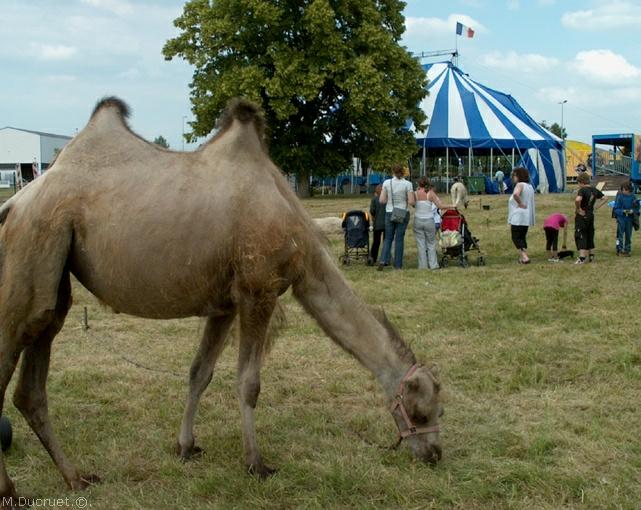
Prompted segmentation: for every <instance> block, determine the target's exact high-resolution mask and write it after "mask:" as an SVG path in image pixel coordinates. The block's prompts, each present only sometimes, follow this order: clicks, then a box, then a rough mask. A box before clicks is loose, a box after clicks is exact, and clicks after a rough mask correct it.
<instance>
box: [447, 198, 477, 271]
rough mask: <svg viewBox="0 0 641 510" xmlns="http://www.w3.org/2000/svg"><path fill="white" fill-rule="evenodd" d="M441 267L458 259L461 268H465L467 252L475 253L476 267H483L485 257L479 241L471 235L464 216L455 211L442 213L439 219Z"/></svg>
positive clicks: (449, 210)
mask: <svg viewBox="0 0 641 510" xmlns="http://www.w3.org/2000/svg"><path fill="white" fill-rule="evenodd" d="M440 245H441V249H442V250H443V255H442V257H441V266H442V267H447V266H448V265H449V261H450V259H452V260H454V259H458V264H459V266H461V267H467V266H468V265H469V264H468V259H467V252H468V251H477V252H478V255H477V257H476V265H477V266H484V265H485V256H484V255H483V253H482V252H481V248H480V246H479V240H478V239H477V238H476V237H474V236H473V235H472V232H470V229H469V228H468V225H467V221H466V220H465V216H463V215H462V214H461V213H460V212H459V211H457V210H456V209H448V210H446V211H444V212H443V215H442V217H441V240H440Z"/></svg>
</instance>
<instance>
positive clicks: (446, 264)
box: [441, 257, 450, 267]
mask: <svg viewBox="0 0 641 510" xmlns="http://www.w3.org/2000/svg"><path fill="white" fill-rule="evenodd" d="M449 264H450V261H449V260H448V258H447V257H443V258H442V259H441V267H447V266H448V265H449Z"/></svg>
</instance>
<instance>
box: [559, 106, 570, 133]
mask: <svg viewBox="0 0 641 510" xmlns="http://www.w3.org/2000/svg"><path fill="white" fill-rule="evenodd" d="M567 102H568V100H567V99H564V100H563V101H560V102H559V104H560V105H561V139H562V140H564V141H565V136H564V133H563V106H564V105H565V103H567Z"/></svg>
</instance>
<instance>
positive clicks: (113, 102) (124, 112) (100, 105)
mask: <svg viewBox="0 0 641 510" xmlns="http://www.w3.org/2000/svg"><path fill="white" fill-rule="evenodd" d="M106 108H115V109H116V110H117V111H118V114H119V115H120V117H121V118H123V119H128V118H129V115H130V114H131V109H130V108H129V106H128V105H127V103H125V102H124V101H123V100H122V99H120V98H118V97H116V96H108V97H103V98H102V99H101V100H99V101H98V102H97V103H96V107H95V108H94V109H93V112H92V113H91V117H92V118H93V117H94V116H95V115H96V113H98V112H99V111H100V110H103V109H106Z"/></svg>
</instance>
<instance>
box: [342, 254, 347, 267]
mask: <svg viewBox="0 0 641 510" xmlns="http://www.w3.org/2000/svg"><path fill="white" fill-rule="evenodd" d="M341 262H342V263H343V265H344V266H349V256H348V255H344V256H343V258H342V260H341Z"/></svg>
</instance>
